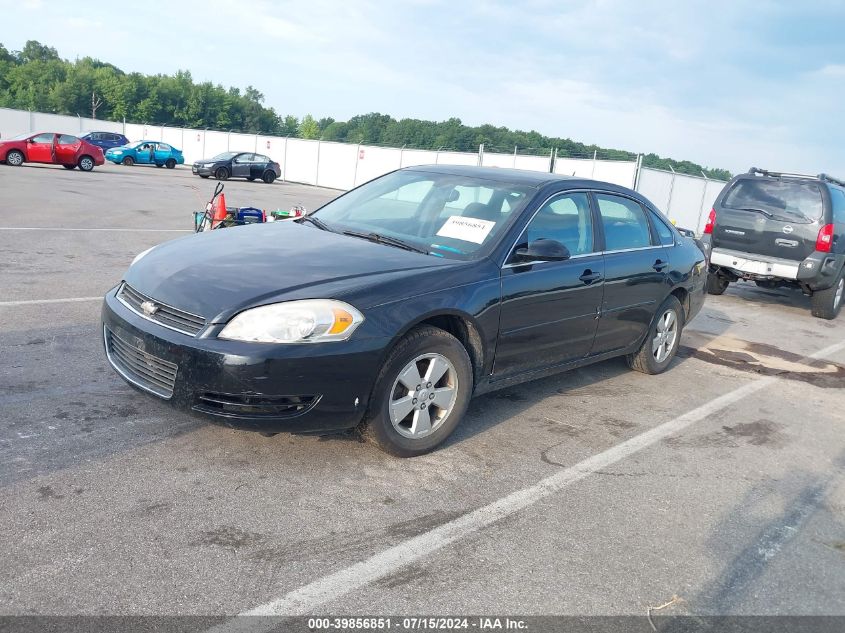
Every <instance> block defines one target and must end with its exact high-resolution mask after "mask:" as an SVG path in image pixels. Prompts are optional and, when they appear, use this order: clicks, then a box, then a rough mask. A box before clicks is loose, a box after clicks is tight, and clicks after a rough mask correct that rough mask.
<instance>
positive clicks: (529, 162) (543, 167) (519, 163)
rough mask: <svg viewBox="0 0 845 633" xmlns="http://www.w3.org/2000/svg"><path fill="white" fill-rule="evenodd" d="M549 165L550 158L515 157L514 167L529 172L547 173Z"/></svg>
mask: <svg viewBox="0 0 845 633" xmlns="http://www.w3.org/2000/svg"><path fill="white" fill-rule="evenodd" d="M550 163H551V157H550V156H519V155H518V156H517V157H516V165H515V167H516V168H517V169H527V170H529V171H542V172H546V173H548V172H549V166H550Z"/></svg>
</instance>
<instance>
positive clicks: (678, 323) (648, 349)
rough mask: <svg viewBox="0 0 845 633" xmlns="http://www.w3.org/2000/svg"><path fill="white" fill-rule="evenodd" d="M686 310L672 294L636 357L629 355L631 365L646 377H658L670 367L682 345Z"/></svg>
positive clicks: (663, 305)
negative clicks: (652, 375)
mask: <svg viewBox="0 0 845 633" xmlns="http://www.w3.org/2000/svg"><path fill="white" fill-rule="evenodd" d="M683 329H684V309H683V308H682V307H681V302H680V301H678V299H677V297H675V295H669V296H668V297H667V298H666V301H664V302H663V303H662V304H661V306H660V307H659V308H658V309H657V313H656V314H655V317H654V320H653V321H652V323H651V327H650V328H649V329H648V334H647V335H646V337H645V340H644V341H643V344H642V346H640V349H639V350H638V351H637V353H636V354H629V355H628V356H626V360H627V361H628V366H629V367H630V368H631V369H636V370H637V371H641V372H643V373H644V374H659V373H662V372H663V371H665V370H666V368H667V367H669V363H671V362H672V359H673V358H675V354H676V353H677V351H678V347H679V346H680V343H681V331H682V330H683Z"/></svg>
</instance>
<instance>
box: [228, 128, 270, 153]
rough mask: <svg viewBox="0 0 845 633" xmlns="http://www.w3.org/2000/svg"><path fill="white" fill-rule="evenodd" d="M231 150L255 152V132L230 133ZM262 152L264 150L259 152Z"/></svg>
mask: <svg viewBox="0 0 845 633" xmlns="http://www.w3.org/2000/svg"><path fill="white" fill-rule="evenodd" d="M229 151H230V152H255V151H256V149H255V134H239V133H237V132H231V133H229ZM258 153H259V154H262V153H263V152H260V151H259V152H258Z"/></svg>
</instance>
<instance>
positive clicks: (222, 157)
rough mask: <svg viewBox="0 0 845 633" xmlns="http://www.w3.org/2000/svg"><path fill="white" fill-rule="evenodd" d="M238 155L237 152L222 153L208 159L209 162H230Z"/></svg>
mask: <svg viewBox="0 0 845 633" xmlns="http://www.w3.org/2000/svg"><path fill="white" fill-rule="evenodd" d="M237 155H238V152H223V153H222V154H217V156H215V157H213V158H210V159H209V160H230V159H232V158H234V157H235V156H237Z"/></svg>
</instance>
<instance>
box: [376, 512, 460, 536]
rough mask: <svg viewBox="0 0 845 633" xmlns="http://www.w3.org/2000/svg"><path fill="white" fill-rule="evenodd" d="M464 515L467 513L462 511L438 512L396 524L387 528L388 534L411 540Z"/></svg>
mask: <svg viewBox="0 0 845 633" xmlns="http://www.w3.org/2000/svg"><path fill="white" fill-rule="evenodd" d="M463 514H465V513H464V512H461V511H453V512H444V511H443V510H438V511H437V512H432V513H431V514H427V515H425V516H421V517H418V518H416V519H410V520H409V521H400V522H399V523H394V524H393V525H391V526H389V527H388V528H387V533H388V534H389V535H390V536H401V537H403V538H410V537H412V536H417V535H418V534H422V533H423V532H428V531H429V530H432V529H434V528H436V527H439V526H441V525H443V524H444V523H448V522H449V521H451V520H453V519H456V518H458V517H459V516H461V515H463Z"/></svg>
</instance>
